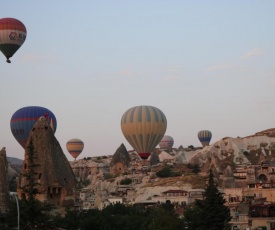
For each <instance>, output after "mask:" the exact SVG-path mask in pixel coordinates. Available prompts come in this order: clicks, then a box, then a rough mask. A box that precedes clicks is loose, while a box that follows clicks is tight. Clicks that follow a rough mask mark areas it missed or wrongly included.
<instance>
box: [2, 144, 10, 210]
mask: <svg viewBox="0 0 275 230" xmlns="http://www.w3.org/2000/svg"><path fill="white" fill-rule="evenodd" d="M8 194H9V188H8V161H7V156H6V148H5V147H3V148H2V149H1V150H0V213H1V212H5V211H6V208H7V200H8Z"/></svg>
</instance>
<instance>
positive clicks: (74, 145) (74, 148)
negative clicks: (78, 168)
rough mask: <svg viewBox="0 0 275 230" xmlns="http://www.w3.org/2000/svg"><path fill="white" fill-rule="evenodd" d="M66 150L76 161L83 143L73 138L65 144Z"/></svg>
mask: <svg viewBox="0 0 275 230" xmlns="http://www.w3.org/2000/svg"><path fill="white" fill-rule="evenodd" d="M66 148H67V150H68V152H69V153H70V154H71V155H72V157H73V158H74V159H75V160H76V158H77V157H78V156H79V154H80V153H81V152H82V150H83V148H84V143H83V141H82V140H80V139H77V138H73V139H71V140H69V141H68V142H67V144H66Z"/></svg>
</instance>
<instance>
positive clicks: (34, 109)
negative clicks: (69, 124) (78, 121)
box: [10, 106, 57, 149]
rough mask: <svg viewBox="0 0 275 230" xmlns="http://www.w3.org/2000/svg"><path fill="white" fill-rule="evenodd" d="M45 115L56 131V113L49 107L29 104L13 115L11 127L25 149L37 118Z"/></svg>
mask: <svg viewBox="0 0 275 230" xmlns="http://www.w3.org/2000/svg"><path fill="white" fill-rule="evenodd" d="M41 116H45V117H46V119H47V121H48V122H49V124H50V125H51V127H52V129H53V132H54V133H55V131H56V127H57V122H56V118H55V116H54V114H53V113H52V112H51V111H50V110H49V109H47V108H44V107H40V106H28V107H23V108H21V109H19V110H17V111H16V112H15V113H14V114H13V115H12V117H11V121H10V128H11V131H12V134H13V136H14V137H15V139H16V140H17V141H18V142H19V144H20V145H21V146H22V147H23V148H24V149H25V145H26V143H27V139H28V137H29V133H30V131H31V129H32V128H33V126H34V124H35V123H36V121H37V119H38V118H39V117H41Z"/></svg>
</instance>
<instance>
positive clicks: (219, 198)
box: [184, 170, 231, 230]
mask: <svg viewBox="0 0 275 230" xmlns="http://www.w3.org/2000/svg"><path fill="white" fill-rule="evenodd" d="M230 220H231V216H230V210H229V208H228V207H227V206H225V199H224V198H223V194H222V193H221V192H220V191H219V189H218V187H217V185H216V183H215V181H214V175H213V173H212V171H211V170H210V172H209V177H208V184H207V187H206V189H205V192H204V198H203V200H202V201H198V202H196V204H195V206H194V207H192V208H190V209H189V210H187V212H186V213H185V219H184V221H185V225H186V226H187V227H188V229H189V230H190V229H191V230H228V229H230V226H229V221H230Z"/></svg>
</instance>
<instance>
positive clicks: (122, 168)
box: [110, 144, 131, 175]
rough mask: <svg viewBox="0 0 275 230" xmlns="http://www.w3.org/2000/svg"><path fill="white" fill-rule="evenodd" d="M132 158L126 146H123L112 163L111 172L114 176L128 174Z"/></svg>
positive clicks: (114, 156)
mask: <svg viewBox="0 0 275 230" xmlns="http://www.w3.org/2000/svg"><path fill="white" fill-rule="evenodd" d="M130 162H131V158H130V155H129V153H128V151H127V149H126V147H125V145H124V144H121V145H120V146H119V148H118V149H117V150H116V152H115V154H114V155H113V157H112V161H111V163H110V172H111V173H112V174H118V175H119V174H123V173H125V172H128V169H129V167H130Z"/></svg>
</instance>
